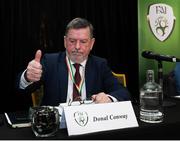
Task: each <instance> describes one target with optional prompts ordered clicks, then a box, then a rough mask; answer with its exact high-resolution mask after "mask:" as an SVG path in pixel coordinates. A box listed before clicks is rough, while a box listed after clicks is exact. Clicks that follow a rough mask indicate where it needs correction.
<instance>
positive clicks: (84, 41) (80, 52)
mask: <svg viewBox="0 0 180 141" xmlns="http://www.w3.org/2000/svg"><path fill="white" fill-rule="evenodd" d="M94 41H95V39H94V38H91V36H90V30H89V27H87V28H81V29H70V30H69V31H68V33H67V35H66V36H64V46H65V48H66V51H67V53H68V54H67V55H68V57H69V58H70V59H71V60H72V61H73V62H75V63H81V62H83V61H84V60H85V59H86V58H87V57H88V55H89V53H90V51H91V49H92V47H93V44H94Z"/></svg>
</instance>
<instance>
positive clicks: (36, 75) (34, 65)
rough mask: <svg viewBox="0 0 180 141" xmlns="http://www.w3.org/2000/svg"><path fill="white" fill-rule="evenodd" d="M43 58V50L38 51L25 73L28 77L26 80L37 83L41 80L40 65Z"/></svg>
mask: <svg viewBox="0 0 180 141" xmlns="http://www.w3.org/2000/svg"><path fill="white" fill-rule="evenodd" d="M41 56H42V53H41V50H37V52H36V54H35V58H34V60H32V61H31V62H29V64H28V66H27V70H26V73H25V75H26V76H25V79H26V80H27V81H29V82H36V81H39V80H40V79H41V76H42V65H41V63H40V60H41Z"/></svg>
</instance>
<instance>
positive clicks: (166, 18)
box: [147, 3, 175, 41]
mask: <svg viewBox="0 0 180 141" xmlns="http://www.w3.org/2000/svg"><path fill="white" fill-rule="evenodd" d="M147 18H148V22H149V26H150V29H151V31H152V33H153V34H154V35H155V37H156V38H157V39H158V40H160V41H165V40H166V39H167V38H168V37H169V36H170V35H171V33H172V31H173V28H174V25H175V17H174V15H173V9H172V7H171V6H169V5H167V4H162V3H159V4H153V5H150V6H149V10H148V15H147Z"/></svg>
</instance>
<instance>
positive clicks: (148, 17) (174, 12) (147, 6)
mask: <svg viewBox="0 0 180 141" xmlns="http://www.w3.org/2000/svg"><path fill="white" fill-rule="evenodd" d="M179 5H180V1H179V0H148V1H146V0H138V33H139V34H138V37H139V39H138V42H139V86H140V87H142V85H143V84H144V83H145V81H146V78H145V77H146V74H145V73H146V70H147V69H153V70H154V71H155V75H156V76H155V78H156V82H158V80H157V79H158V73H157V71H158V61H156V60H153V59H146V58H143V57H142V55H141V53H142V51H144V50H149V51H153V52H154V53H156V54H161V55H170V56H176V57H178V58H179V57H180V40H179V39H180V26H179V25H180V21H179V19H180V9H179ZM174 66H175V63H172V62H166V61H162V68H163V74H167V73H169V72H171V71H172V70H173V69H174Z"/></svg>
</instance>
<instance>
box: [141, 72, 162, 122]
mask: <svg viewBox="0 0 180 141" xmlns="http://www.w3.org/2000/svg"><path fill="white" fill-rule="evenodd" d="M146 79H147V81H146V83H145V84H144V85H143V87H142V88H141V89H140V120H141V121H144V122H148V123H160V122H162V121H163V116H164V114H163V106H162V104H163V91H162V87H161V86H160V85H159V84H157V83H156V82H155V81H154V71H153V70H147V72H146Z"/></svg>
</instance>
